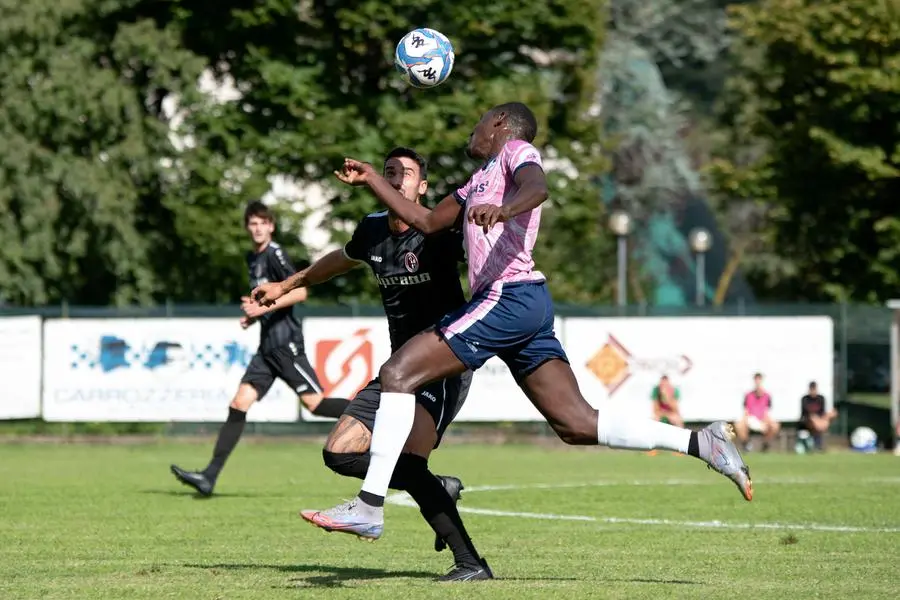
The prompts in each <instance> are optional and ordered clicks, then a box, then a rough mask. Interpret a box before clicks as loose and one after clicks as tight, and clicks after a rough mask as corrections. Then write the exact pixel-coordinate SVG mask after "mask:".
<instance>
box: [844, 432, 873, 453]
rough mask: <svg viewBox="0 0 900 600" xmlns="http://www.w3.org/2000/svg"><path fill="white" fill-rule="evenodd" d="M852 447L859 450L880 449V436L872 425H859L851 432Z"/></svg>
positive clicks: (867, 451) (871, 450)
mask: <svg viewBox="0 0 900 600" xmlns="http://www.w3.org/2000/svg"><path fill="white" fill-rule="evenodd" d="M850 447H851V448H853V449H854V450H856V451H857V452H866V453H871V452H875V451H876V450H877V449H878V436H877V435H876V434H875V432H874V431H872V429H871V428H870V427H857V428H856V429H854V430H853V433H851V434H850Z"/></svg>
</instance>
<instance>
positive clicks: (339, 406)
mask: <svg viewBox="0 0 900 600" xmlns="http://www.w3.org/2000/svg"><path fill="white" fill-rule="evenodd" d="M300 402H302V403H303V406H305V407H306V410H308V411H309V412H311V413H312V414H314V415H316V416H317V417H330V418H332V419H339V418H340V417H341V416H342V415H343V414H344V410H346V409H347V405H348V404H350V401H349V400H347V399H346V398H329V397H326V396H324V395H323V394H321V393H318V392H316V393H311V394H300Z"/></svg>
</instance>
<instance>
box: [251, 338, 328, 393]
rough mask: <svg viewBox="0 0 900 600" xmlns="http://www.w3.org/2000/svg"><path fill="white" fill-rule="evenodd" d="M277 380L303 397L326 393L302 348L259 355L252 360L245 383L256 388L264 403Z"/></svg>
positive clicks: (292, 347)
mask: <svg viewBox="0 0 900 600" xmlns="http://www.w3.org/2000/svg"><path fill="white" fill-rule="evenodd" d="M276 377H277V378H278V379H281V380H282V381H284V382H285V383H287V384H288V385H289V386H290V387H291V389H292V390H294V391H295V392H296V393H297V395H299V396H302V395H305V394H321V393H322V384H321V383H319V378H318V376H317V375H316V372H315V370H314V369H313V368H312V365H310V364H309V360H307V358H306V355H305V354H304V353H303V346H302V345H300V344H296V343H290V344H288V345H287V346H281V347H279V348H275V349H274V350H270V351H269V352H258V353H256V354H255V355H254V356H253V358H252V359H250V364H249V365H247V371H246V372H245V373H244V376H243V377H242V378H241V383H248V384H250V385H251V386H253V389H255V390H256V393H257V394H259V399H260V400H262V397H263V396H265V395H266V392H268V391H269V388H271V387H272V384H273V383H275V378H276Z"/></svg>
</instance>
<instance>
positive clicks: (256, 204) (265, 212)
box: [244, 200, 275, 227]
mask: <svg viewBox="0 0 900 600" xmlns="http://www.w3.org/2000/svg"><path fill="white" fill-rule="evenodd" d="M251 217H259V218H260V219H263V220H266V221H269V222H270V223H274V222H275V214H274V213H273V212H272V209H270V208H269V207H268V206H266V205H265V204H263V203H262V202H260V201H259V200H253V201H252V202H250V203H249V204H247V208H245V209H244V227H246V226H247V224H248V223H249V222H250V218H251Z"/></svg>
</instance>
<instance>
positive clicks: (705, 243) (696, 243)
mask: <svg viewBox="0 0 900 600" xmlns="http://www.w3.org/2000/svg"><path fill="white" fill-rule="evenodd" d="M712 242H713V240H712V234H710V233H709V231H707V230H706V229H704V228H703V227H696V228H694V229H692V230H691V233H690V235H689V236H688V243H690V245H691V250H693V251H694V254H695V255H696V257H697V269H696V280H695V284H696V295H697V298H696V300H697V306H703V304H704V302H705V301H706V253H707V252H709V249H710V248H712Z"/></svg>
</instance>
